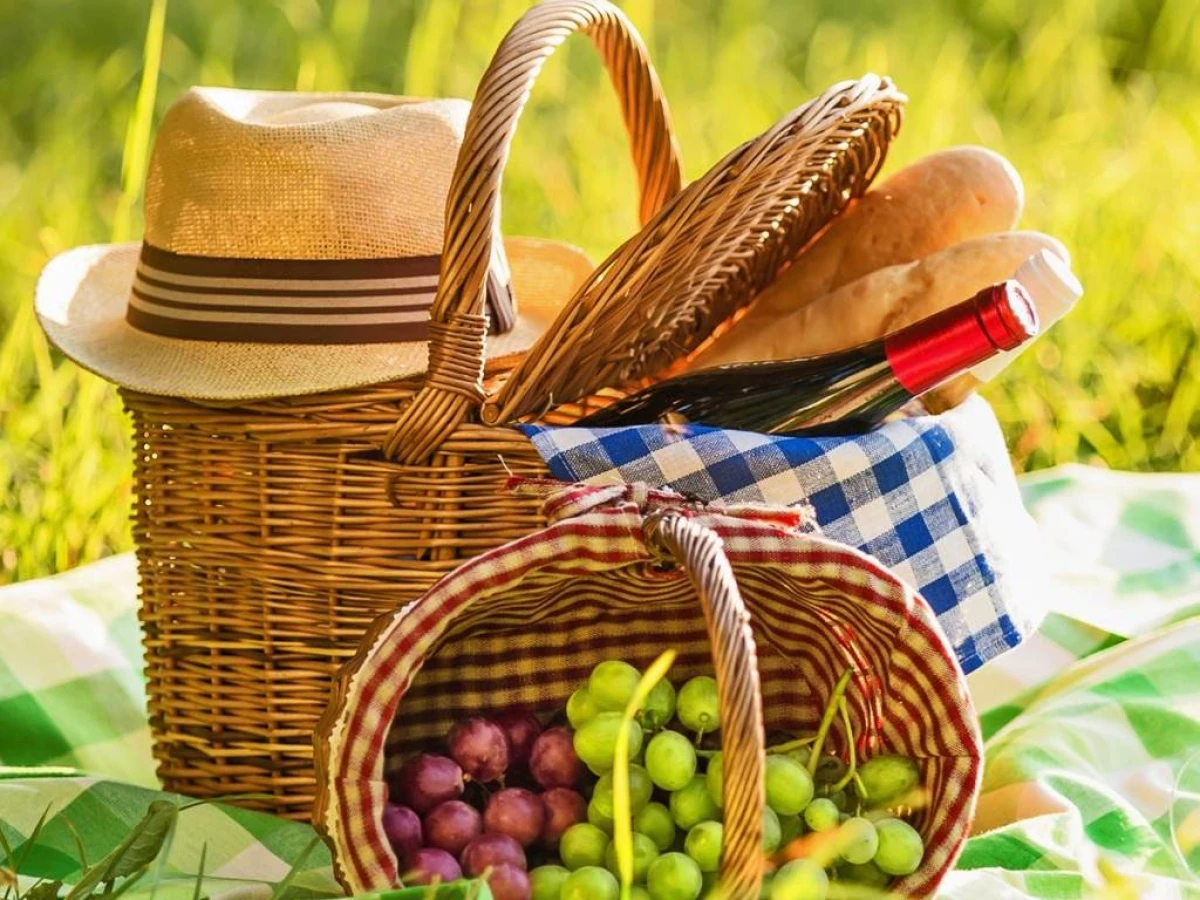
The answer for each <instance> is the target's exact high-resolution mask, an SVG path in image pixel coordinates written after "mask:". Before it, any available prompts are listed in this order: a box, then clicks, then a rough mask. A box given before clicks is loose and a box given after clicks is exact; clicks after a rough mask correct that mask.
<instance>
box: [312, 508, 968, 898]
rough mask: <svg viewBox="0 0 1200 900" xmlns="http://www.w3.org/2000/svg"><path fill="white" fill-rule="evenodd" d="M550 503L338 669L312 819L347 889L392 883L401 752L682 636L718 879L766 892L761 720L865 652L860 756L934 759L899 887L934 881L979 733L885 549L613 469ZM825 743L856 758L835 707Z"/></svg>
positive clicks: (962, 824)
mask: <svg viewBox="0 0 1200 900" xmlns="http://www.w3.org/2000/svg"><path fill="white" fill-rule="evenodd" d="M559 487H560V488H561V485H560V486H559ZM525 489H526V490H529V489H536V486H530V485H526V486H525ZM544 511H545V513H546V516H547V519H548V520H549V521H550V523H551V524H550V525H549V526H548V527H546V528H545V529H543V530H542V531H540V532H537V533H535V534H532V535H530V536H528V537H525V538H522V539H520V540H517V541H513V542H511V543H508V544H505V545H504V546H502V547H499V548H497V549H495V550H493V551H491V552H488V553H485V554H484V555H482V556H480V557H478V558H476V559H474V560H472V561H470V562H468V563H466V564H464V565H463V566H461V567H460V568H458V569H456V570H455V571H454V572H452V573H450V574H449V575H447V576H446V577H445V578H443V579H442V580H441V581H440V582H439V583H438V584H437V585H435V586H434V587H433V588H432V589H431V590H430V591H429V592H428V593H427V594H425V595H424V596H423V597H421V598H419V599H418V600H416V601H414V602H412V603H409V604H407V605H405V606H403V607H402V608H400V609H398V610H396V611H395V612H394V613H392V614H390V615H387V616H383V617H381V618H380V619H379V620H378V621H377V622H376V623H375V625H374V627H373V628H372V629H371V631H370V632H369V633H368V635H367V636H366V639H365V641H364V643H363V644H362V646H361V648H360V649H359V651H358V653H357V655H356V656H355V657H354V658H353V659H352V660H351V661H350V662H349V663H347V665H346V666H345V667H344V669H343V670H342V672H341V674H340V676H339V678H338V680H337V682H336V684H335V688H334V693H333V697H332V699H331V702H330V706H329V708H328V710H327V711H326V713H325V716H324V717H323V718H322V720H321V723H320V726H319V728H318V732H317V735H316V745H317V759H318V768H317V775H318V791H317V806H316V812H315V817H314V821H315V823H316V825H317V826H318V828H320V829H321V830H322V831H323V832H324V834H325V835H326V838H327V840H328V842H329V844H330V846H331V848H332V850H333V855H334V863H335V870H336V873H337V876H338V879H339V880H340V881H341V883H342V885H343V887H345V889H346V890H347V891H348V892H350V893H352V894H355V893H360V892H366V891H375V890H382V889H387V888H390V887H392V886H394V885H395V884H396V883H397V877H398V872H397V861H396V858H395V856H394V854H393V853H392V851H391V849H390V848H389V846H388V842H387V840H386V839H385V837H384V833H383V828H382V824H381V819H380V814H381V812H382V809H383V804H384V802H385V800H386V797H387V787H386V783H385V773H386V772H387V771H388V770H390V769H391V768H392V767H394V766H396V765H398V764H399V763H400V762H401V761H402V759H403V758H404V757H405V756H407V755H409V754H411V753H412V752H414V751H417V750H419V749H425V748H428V747H429V746H431V745H432V744H434V743H436V742H437V740H438V739H439V738H440V737H441V736H442V735H444V734H445V733H446V732H447V731H448V730H449V728H450V726H451V725H452V724H454V723H455V722H456V721H457V720H459V719H461V718H464V717H466V716H469V715H472V714H479V713H486V712H487V711H489V710H497V709H501V708H505V707H509V706H525V707H528V708H531V709H533V710H535V711H537V712H539V713H542V714H545V715H547V716H549V715H553V714H555V713H557V712H560V711H561V710H562V708H563V707H564V705H565V703H566V700H567V697H568V696H569V695H570V693H571V691H573V690H574V689H575V688H576V687H577V686H578V685H579V684H580V683H581V682H582V681H583V680H584V679H585V678H586V677H587V675H588V673H589V671H590V670H591V668H592V667H593V666H594V665H595V664H596V663H597V662H600V661H601V660H603V659H609V658H614V657H619V658H621V659H624V660H627V661H629V662H630V663H633V664H634V665H637V666H646V665H648V664H649V663H650V662H652V661H653V660H654V659H655V658H656V657H657V656H658V655H659V654H660V653H661V652H662V651H663V650H665V649H668V648H671V649H674V650H675V651H677V653H678V657H677V659H676V662H675V665H674V667H673V669H672V673H671V677H672V680H675V681H676V682H677V683H678V682H679V681H681V680H683V679H686V678H689V677H691V676H693V675H697V674H705V673H709V674H715V675H716V678H717V682H718V687H719V699H720V705H721V721H722V729H721V740H722V751H723V754H724V758H725V764H724V773H725V808H724V822H725V845H724V848H725V849H724V853H723V857H722V869H721V884H722V888H723V896H725V897H730V898H736V900H742V898H746V900H749V898H757V897H758V895H759V888H760V884H761V881H762V877H763V873H764V864H765V860H764V857H763V854H762V852H761V850H760V847H761V839H762V834H761V828H762V806H763V802H764V798H763V786H762V780H763V779H762V773H763V764H764V763H763V760H764V746H765V734H766V733H767V732H768V731H779V732H787V733H791V734H798V733H802V732H809V731H812V730H814V729H815V727H816V725H817V723H818V721H819V719H820V716H821V712H822V709H823V707H824V704H825V701H826V698H827V697H828V696H829V693H830V691H831V690H832V689H833V687H834V684H835V682H836V681H837V680H838V677H839V676H840V674H841V673H842V672H843V671H844V670H845V669H846V668H847V667H848V666H853V667H854V669H855V674H854V676H853V677H852V679H851V682H850V685H849V688H848V690H847V693H846V699H847V702H848V706H849V712H850V719H851V724H852V728H853V733H854V735H855V739H856V741H857V744H856V749H857V752H858V754H859V758H860V759H861V758H863V757H864V756H867V757H869V756H871V755H874V754H877V753H882V752H890V751H894V752H899V753H904V754H907V755H909V756H911V757H913V758H915V759H916V760H917V761H918V763H919V764H920V766H921V769H922V776H923V785H922V787H923V788H924V790H925V793H926V796H927V803H926V804H925V805H924V807H923V808H922V809H920V810H917V811H915V812H914V814H913V816H912V818H911V819H910V821H911V822H912V824H913V825H914V827H916V828H917V830H918V831H919V832H920V833H921V835H922V836H923V838H924V840H925V843H926V848H927V852H926V855H925V859H924V862H923V863H922V865H921V867H920V868H919V869H918V870H917V871H916V872H914V873H913V874H912V875H909V876H907V877H905V878H902V879H899V880H898V881H897V882H896V883H895V885H894V888H893V889H894V890H896V891H897V892H900V893H902V894H904V895H907V896H918V897H920V896H928V895H930V894H932V893H933V892H934V890H935V889H936V887H937V885H938V883H939V882H940V881H941V879H942V878H943V876H944V875H945V873H946V872H947V871H948V870H949V869H950V867H951V866H952V865H953V864H954V861H955V859H956V858H957V857H958V854H959V852H960V850H961V847H962V843H963V841H964V840H965V839H966V837H967V834H968V832H969V829H970V825H971V820H972V816H973V813H974V808H975V801H976V797H977V795H978V791H979V780H980V773H981V767H982V744H981V739H980V735H979V729H978V724H977V720H976V716H975V711H974V708H973V706H972V704H971V700H970V697H969V695H968V693H967V687H966V680H965V678H964V676H963V674H962V670H961V669H960V668H959V666H958V663H957V661H956V660H955V659H954V655H953V653H952V652H951V651H950V650H949V648H948V646H947V643H946V641H945V638H944V637H943V636H942V634H941V632H940V631H939V630H938V626H937V624H936V621H935V617H934V614H933V612H932V611H931V610H930V608H929V606H928V604H926V603H925V601H924V600H922V599H921V598H920V597H919V596H918V595H917V594H915V593H914V592H913V591H912V590H911V589H910V588H908V587H906V586H905V585H904V584H903V583H902V582H900V581H899V580H898V579H897V578H895V576H893V575H892V574H890V573H889V572H888V571H887V570H886V569H884V568H883V567H881V566H880V565H879V564H878V563H876V562H874V561H873V560H872V559H870V558H869V557H868V556H866V555H864V554H862V553H860V552H858V551H856V550H854V549H852V548H849V547H846V546H844V545H841V544H837V543H834V542H832V541H829V540H827V539H825V538H822V537H820V536H819V535H816V534H811V533H806V526H807V522H806V519H805V516H804V514H803V513H800V512H797V511H796V510H794V509H790V510H766V509H762V508H733V507H727V508H719V507H701V506H697V505H694V504H689V503H686V502H685V501H684V500H683V498H681V497H679V496H677V495H674V494H669V493H666V492H662V491H654V490H650V489H647V488H646V487H644V486H641V485H616V486H612V487H599V488H597V487H575V488H571V489H568V490H566V491H560V492H557V493H553V494H551V495H550V497H549V499H547V501H546V503H545V507H544ZM697 600H699V602H697ZM829 740H830V741H831V742H832V743H831V749H833V750H834V751H835V752H838V753H840V754H842V755H843V756H845V755H847V751H848V746H847V736H846V735H845V734H844V733H843V732H842V730H841V727H840V725H837V724H835V725H834V728H833V730H832V731H831V732H830V738H829ZM827 746H829V745H828V744H827Z"/></svg>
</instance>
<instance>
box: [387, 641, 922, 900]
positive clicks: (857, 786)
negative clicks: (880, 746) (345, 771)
mask: <svg viewBox="0 0 1200 900" xmlns="http://www.w3.org/2000/svg"><path fill="white" fill-rule="evenodd" d="M847 679H848V673H847V675H846V676H844V677H843V679H842V681H841V682H839V686H838V687H837V688H835V691H834V696H832V697H831V698H830V701H829V706H828V707H827V709H826V715H825V718H824V720H823V722H822V727H821V729H820V730H819V731H818V732H817V734H815V735H813V736H809V737H803V738H789V739H786V740H783V741H782V742H780V743H778V744H776V745H774V746H772V747H769V748H768V755H767V758H766V760H765V775H764V789H765V796H766V806H765V808H764V810H763V851H764V853H765V854H766V855H767V857H768V859H770V860H774V859H778V860H779V862H780V865H778V867H777V868H774V870H773V871H771V872H769V874H768V876H767V880H766V883H765V884H764V888H763V897H765V898H768V900H824V898H825V897H826V896H827V894H828V892H829V885H830V881H831V880H834V881H843V882H850V883H853V884H856V885H862V886H867V887H873V888H883V887H886V886H887V885H888V883H889V882H890V881H891V879H892V878H893V877H895V876H902V875H907V874H910V873H912V872H914V871H915V870H916V868H917V866H919V865H920V863H921V860H922V858H923V856H924V852H925V848H924V845H923V843H922V839H921V836H920V834H919V833H918V832H917V831H916V830H915V829H914V828H913V827H912V826H911V825H909V824H908V823H907V822H905V821H904V819H903V818H902V817H900V816H898V815H896V812H897V810H898V809H903V808H904V804H905V803H906V802H907V800H908V799H909V798H910V797H911V796H912V795H913V792H914V790H915V789H916V788H917V786H918V784H919V781H920V774H919V771H918V769H917V766H916V763H915V762H914V761H913V760H911V759H908V758H907V757H903V756H898V755H885V756H877V757H875V758H872V759H870V760H867V761H865V762H862V763H859V762H858V761H857V760H855V758H854V756H853V753H852V752H851V756H850V759H849V761H848V763H847V761H844V760H842V759H841V758H840V757H838V756H835V755H833V754H831V753H829V752H826V751H824V750H823V743H824V738H825V735H826V734H827V732H828V725H829V722H830V721H831V720H832V718H833V715H834V713H835V712H836V711H838V710H839V709H840V710H841V712H842V714H843V721H844V722H845V723H846V725H847V727H849V720H848V717H847V716H846V713H845V707H844V700H843V699H842V698H841V691H842V690H844V687H845V682H846V680H847ZM640 680H641V673H640V672H639V671H638V670H637V669H636V668H634V667H633V666H631V665H629V664H628V663H625V662H621V661H619V660H607V661H605V662H602V663H600V664H599V665H597V666H596V667H595V669H593V670H592V673H591V675H590V676H589V677H588V679H587V682H586V683H585V684H583V685H581V686H580V687H579V689H578V690H576V691H575V692H574V693H573V694H571V696H570V699H569V700H568V702H567V704H566V711H565V712H566V719H567V723H568V724H567V725H566V726H563V725H556V726H554V727H548V728H545V729H544V730H543V728H542V725H541V724H540V722H539V721H538V720H537V719H536V718H535V717H533V716H532V715H531V714H529V713H521V712H506V713H502V714H500V715H498V716H495V717H493V718H491V719H486V718H472V719H468V720H466V721H465V722H463V723H461V724H459V725H458V726H456V727H455V728H454V729H452V730H451V732H450V735H449V736H448V739H447V746H448V750H449V752H448V755H444V756H443V755H436V754H429V753H425V754H419V755H418V756H415V757H413V758H412V759H410V760H408V761H407V762H405V763H404V765H403V766H402V767H401V769H400V770H399V773H398V776H397V778H396V779H395V780H394V782H393V784H392V796H393V797H394V798H396V800H397V801H398V802H397V803H396V804H394V805H393V804H389V805H388V807H387V810H386V812H385V816H384V826H385V829H386V830H387V834H388V837H389V839H390V840H391V843H392V846H393V847H394V848H395V851H396V854H397V856H398V857H399V858H400V860H401V862H402V866H403V867H404V868H405V871H407V872H408V875H407V876H406V881H405V883H414V884H429V883H433V882H434V881H437V880H441V881H449V880H453V879H455V878H459V877H462V876H464V875H467V876H476V877H479V876H486V877H488V878H489V883H490V885H491V888H492V892H493V894H494V895H495V896H496V898H497V900H618V897H619V896H620V890H619V882H618V868H617V860H616V850H615V847H614V844H613V833H614V821H613V819H614V816H615V815H616V804H615V802H614V773H613V769H614V766H615V764H616V754H617V742H618V741H619V740H620V732H621V725H622V721H623V717H624V711H625V709H626V708H627V706H628V705H629V703H630V701H631V699H632V698H633V697H634V695H635V692H636V690H637V688H638V685H639V682H640ZM720 729H721V717H720V709H719V706H718V702H717V684H716V681H715V680H714V679H713V678H711V677H708V676H703V675H702V676H697V677H695V678H692V679H690V680H688V681H687V682H686V683H684V684H683V685H682V686H681V687H680V688H679V690H678V692H677V691H676V689H675V687H674V685H672V684H671V682H670V681H668V680H666V679H665V678H664V679H662V680H661V681H659V682H658V683H657V684H656V685H655V686H654V687H653V689H652V690H651V691H650V693H649V695H648V696H647V697H646V700H645V702H644V703H643V704H642V706H641V708H640V709H639V710H638V711H637V715H636V717H635V719H634V720H633V721H632V722H630V727H629V729H628V733H627V738H628V747H627V750H628V758H629V759H630V761H631V762H630V765H629V771H628V782H629V794H630V814H631V816H632V822H631V823H630V824H631V826H632V831H633V842H632V850H633V882H634V886H633V890H632V894H631V896H632V898H633V900H646V898H649V900H698V898H701V897H710V896H711V897H715V896H717V895H716V893H715V891H714V888H715V885H716V883H717V875H718V872H719V870H720V866H721V854H722V848H723V841H724V829H723V825H722V806H723V804H724V778H723V774H724V769H723V757H722V754H721V751H720V749H719V736H720ZM851 743H853V742H852V741H851ZM526 776H527V778H526ZM522 778H526V780H527V783H528V784H529V787H528V788H526V787H518V786H512V785H513V784H514V783H515V782H517V781H520V780H522ZM471 785H474V786H475V787H476V788H479V787H480V786H482V787H483V788H485V789H484V790H482V791H481V792H477V793H476V796H477V797H481V798H482V799H476V801H475V802H474V803H472V802H470V798H469V797H468V793H469V791H468V788H469V787H470V786H471ZM785 847H787V848H789V852H788V853H786V854H785V853H782V852H780V851H781V850H782V849H783V848H785ZM810 850H811V852H809V851H810ZM793 857H794V858H793ZM771 865H772V866H773V865H774V864H773V863H772V864H771Z"/></svg>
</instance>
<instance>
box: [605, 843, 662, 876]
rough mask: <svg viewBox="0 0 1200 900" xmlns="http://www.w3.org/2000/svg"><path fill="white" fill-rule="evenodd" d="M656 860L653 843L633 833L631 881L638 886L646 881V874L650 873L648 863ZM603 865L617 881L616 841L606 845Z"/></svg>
mask: <svg viewBox="0 0 1200 900" xmlns="http://www.w3.org/2000/svg"><path fill="white" fill-rule="evenodd" d="M656 859H658V847H657V846H656V845H655V843H654V841H652V840H650V838H648V837H646V835H644V834H638V833H637V832H636V831H635V832H634V833H633V880H634V882H635V883H639V884H640V883H642V882H644V881H645V880H646V873H647V872H649V871H650V863H652V862H654V861H655V860H656ZM604 865H605V866H607V867H608V871H610V872H612V873H613V874H614V875H616V876H617V878H618V879H619V878H620V877H621V873H620V871H619V870H618V869H617V842H616V841H613V842H612V843H611V844H609V845H608V851H607V852H606V853H605V854H604Z"/></svg>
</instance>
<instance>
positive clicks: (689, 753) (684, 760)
mask: <svg viewBox="0 0 1200 900" xmlns="http://www.w3.org/2000/svg"><path fill="white" fill-rule="evenodd" d="M646 771H648V772H649V773H650V779H651V780H652V781H653V782H654V783H655V784H656V785H658V786H659V787H660V788H662V789H663V790H664V791H677V790H679V789H680V788H681V787H683V786H684V785H686V784H687V783H688V782H689V781H691V780H692V778H693V776H695V774H696V748H695V747H693V746H692V742H691V741H689V740H688V739H687V738H685V737H684V736H683V735H682V734H680V733H679V732H678V731H660V732H659V733H658V734H656V735H655V736H654V737H652V738H650V743H649V744H647V745H646Z"/></svg>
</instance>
